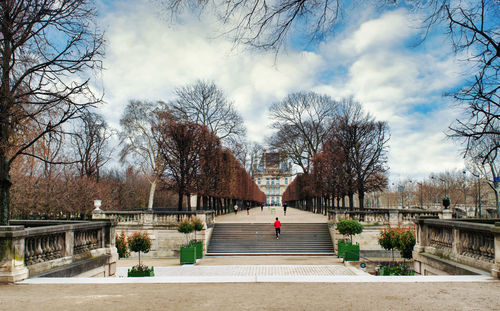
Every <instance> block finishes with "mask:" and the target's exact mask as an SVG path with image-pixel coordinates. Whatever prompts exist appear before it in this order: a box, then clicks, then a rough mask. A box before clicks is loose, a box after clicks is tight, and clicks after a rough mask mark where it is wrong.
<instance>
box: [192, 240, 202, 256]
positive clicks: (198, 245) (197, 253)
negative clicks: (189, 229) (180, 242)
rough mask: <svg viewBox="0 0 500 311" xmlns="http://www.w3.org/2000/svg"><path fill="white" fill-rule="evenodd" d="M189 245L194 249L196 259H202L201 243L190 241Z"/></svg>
mask: <svg viewBox="0 0 500 311" xmlns="http://www.w3.org/2000/svg"><path fill="white" fill-rule="evenodd" d="M189 245H190V246H194V248H195V249H196V259H200V258H203V241H191V242H189Z"/></svg>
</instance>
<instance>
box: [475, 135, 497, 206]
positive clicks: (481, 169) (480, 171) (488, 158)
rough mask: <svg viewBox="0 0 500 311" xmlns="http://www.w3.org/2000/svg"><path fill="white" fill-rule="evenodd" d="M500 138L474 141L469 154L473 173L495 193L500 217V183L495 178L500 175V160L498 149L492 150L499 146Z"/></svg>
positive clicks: (490, 137)
mask: <svg viewBox="0 0 500 311" xmlns="http://www.w3.org/2000/svg"><path fill="white" fill-rule="evenodd" d="M499 143H500V136H496V137H492V136H487V137H485V138H483V139H481V140H478V141H473V142H472V145H471V146H470V148H469V149H470V150H469V152H468V157H467V158H468V162H469V167H470V168H471V172H472V173H473V174H474V175H476V177H480V178H484V179H485V180H486V183H487V184H488V186H490V188H491V190H492V191H493V192H494V193H495V202H496V204H495V206H496V208H497V209H498V214H499V215H500V206H499V204H498V202H499V192H500V182H497V181H495V177H498V176H499V175H500V159H499V158H498V149H495V150H492V146H496V145H499Z"/></svg>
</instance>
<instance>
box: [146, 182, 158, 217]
mask: <svg viewBox="0 0 500 311" xmlns="http://www.w3.org/2000/svg"><path fill="white" fill-rule="evenodd" d="M156 183H157V181H156V178H155V180H153V182H152V183H151V187H150V188H149V201H148V210H150V211H151V210H152V209H153V201H154V197H155V191H156Z"/></svg>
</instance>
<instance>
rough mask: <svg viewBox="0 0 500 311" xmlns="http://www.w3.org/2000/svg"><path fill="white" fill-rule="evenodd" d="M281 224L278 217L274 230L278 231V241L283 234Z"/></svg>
mask: <svg viewBox="0 0 500 311" xmlns="http://www.w3.org/2000/svg"><path fill="white" fill-rule="evenodd" d="M280 229H281V222H280V221H279V220H278V217H276V221H275V222H274V230H276V240H277V239H278V238H279V236H280V234H281V232H280V231H281V230H280Z"/></svg>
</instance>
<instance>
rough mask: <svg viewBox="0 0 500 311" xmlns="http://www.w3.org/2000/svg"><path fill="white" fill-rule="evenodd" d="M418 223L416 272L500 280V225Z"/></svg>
mask: <svg viewBox="0 0 500 311" xmlns="http://www.w3.org/2000/svg"><path fill="white" fill-rule="evenodd" d="M417 223H418V230H417V244H416V245H415V248H414V251H413V259H414V262H415V271H416V272H418V273H421V274H424V275H425V274H482V273H483V274H484V273H490V274H491V275H492V276H494V277H497V278H499V277H500V273H499V271H500V222H496V224H495V223H494V221H489V220H483V219H466V220H442V219H436V218H420V219H419V220H418V221H417Z"/></svg>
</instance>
